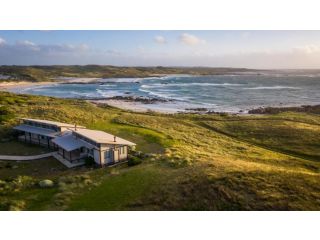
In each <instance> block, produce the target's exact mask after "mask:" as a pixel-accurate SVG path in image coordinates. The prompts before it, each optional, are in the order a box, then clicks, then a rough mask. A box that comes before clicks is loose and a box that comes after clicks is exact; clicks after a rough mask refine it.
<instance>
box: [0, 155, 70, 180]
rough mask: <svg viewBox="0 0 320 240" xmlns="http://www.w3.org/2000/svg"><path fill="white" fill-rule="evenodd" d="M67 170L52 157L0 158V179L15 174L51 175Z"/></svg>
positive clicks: (12, 176)
mask: <svg viewBox="0 0 320 240" xmlns="http://www.w3.org/2000/svg"><path fill="white" fill-rule="evenodd" d="M65 171H67V168H66V167H65V166H64V165H63V164H61V163H60V162H59V161H58V160H56V159H55V158H53V157H49V158H44V159H39V160H32V161H11V160H10V161H5V160H0V180H3V179H6V178H15V177H17V176H32V177H52V176H56V175H57V174H60V173H63V172H65Z"/></svg>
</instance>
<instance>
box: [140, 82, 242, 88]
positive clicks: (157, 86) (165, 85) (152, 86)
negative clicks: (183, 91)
mask: <svg viewBox="0 0 320 240" xmlns="http://www.w3.org/2000/svg"><path fill="white" fill-rule="evenodd" d="M242 85H244V84H242V83H167V84H165V83H154V84H150V85H147V84H144V85H142V86H141V87H142V88H159V87H160V88H161V87H162V88H163V87H179V86H242Z"/></svg>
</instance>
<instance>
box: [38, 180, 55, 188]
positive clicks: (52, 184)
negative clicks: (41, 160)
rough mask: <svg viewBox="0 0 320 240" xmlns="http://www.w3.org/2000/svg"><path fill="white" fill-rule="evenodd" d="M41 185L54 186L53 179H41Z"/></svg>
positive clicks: (45, 186)
mask: <svg viewBox="0 0 320 240" xmlns="http://www.w3.org/2000/svg"><path fill="white" fill-rule="evenodd" d="M39 186H40V187H42V188H50V187H53V186H54V183H53V181H51V180H49V179H45V180H41V181H40V182H39Z"/></svg>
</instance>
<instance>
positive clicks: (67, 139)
mask: <svg viewBox="0 0 320 240" xmlns="http://www.w3.org/2000/svg"><path fill="white" fill-rule="evenodd" d="M52 142H54V143H55V144H57V145H58V146H60V147H62V148H63V149H65V150H66V151H68V152H69V151H72V150H75V149H79V148H81V147H84V146H87V145H86V144H85V143H84V142H83V141H81V140H79V139H77V138H76V137H75V136H73V134H72V133H71V132H69V133H66V134H64V135H62V136H58V137H55V138H54V139H53V140H52Z"/></svg>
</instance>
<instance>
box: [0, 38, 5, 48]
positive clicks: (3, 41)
mask: <svg viewBox="0 0 320 240" xmlns="http://www.w3.org/2000/svg"><path fill="white" fill-rule="evenodd" d="M5 44H6V40H4V39H3V38H1V37H0V46H2V45H5Z"/></svg>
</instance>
